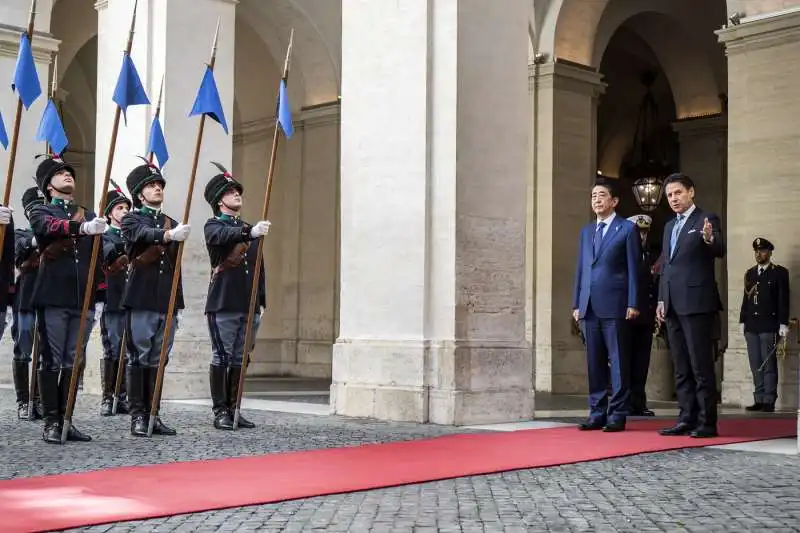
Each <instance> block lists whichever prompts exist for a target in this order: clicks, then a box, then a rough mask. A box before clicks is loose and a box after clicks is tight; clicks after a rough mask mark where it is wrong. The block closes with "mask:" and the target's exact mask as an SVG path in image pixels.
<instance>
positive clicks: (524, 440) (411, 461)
mask: <svg viewBox="0 0 800 533" xmlns="http://www.w3.org/2000/svg"><path fill="white" fill-rule="evenodd" d="M796 424H797V421H796V419H786V418H763V419H755V418H746V419H724V420H720V423H719V429H720V437H718V438H714V439H692V438H689V437H662V436H660V435H658V434H657V433H656V430H657V429H659V428H661V427H664V425H665V422H664V421H663V420H646V421H632V422H629V424H628V430H627V431H625V432H623V433H598V432H580V431H577V430H576V429H575V427H560V428H551V429H532V430H523V431H513V432H492V433H480V434H459V435H448V436H443V437H436V438H432V439H425V440H412V441H403V442H393V443H388V444H368V445H363V446H355V447H345V448H330V449H317V450H310V451H301V452H289V453H274V454H266V455H260V456H246V457H236V458H230V459H214V460H205V461H189V462H177V463H169V464H160V465H146V466H132V467H118V468H109V469H105V470H98V471H91V472H82V473H76V474H61V475H54V476H41V477H31V478H20V479H14V480H7V481H0V531H2V532H3V533H34V532H41V531H53V530H62V529H70V528H76V527H85V526H91V525H100V524H108V523H112V522H124V521H131V520H144V519H152V518H161V517H167V516H174V515H179V514H187V513H197V512H204V511H213V510H218V509H225V508H231V507H244V506H248V505H260V504H267V503H277V502H281V501H287V500H295V499H300V498H308V497H313V496H325V495H332V494H342V493H348V492H358V491H364V490H371V489H378V488H388V487H396V486H401V485H408V484H416V483H424V482H430V481H439V480H444V479H452V478H458V477H466V476H474V475H484V474H491V473H498V472H508V471H513V470H520V469H530V468H541V467H548V466H559V465H568V464H574V463H581V462H587V461H596V460H602V459H610V458H616V457H625V456H632V455H638V454H642V453H652V452H665V451H671V450H678V449H683V448H700V447H706V446H717V445H722V444H733V443H741V442H749V441H756V440H769V439H777V438H789V437H794V436H795V435H796V433H797V431H796V429H797V428H796ZM45 510H47V513H44V512H43V511H45Z"/></svg>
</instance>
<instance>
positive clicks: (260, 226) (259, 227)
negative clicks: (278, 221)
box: [250, 220, 272, 239]
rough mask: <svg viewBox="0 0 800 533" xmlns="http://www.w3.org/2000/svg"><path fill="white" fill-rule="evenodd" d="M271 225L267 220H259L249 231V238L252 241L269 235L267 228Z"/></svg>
mask: <svg viewBox="0 0 800 533" xmlns="http://www.w3.org/2000/svg"><path fill="white" fill-rule="evenodd" d="M271 224H272V223H271V222H270V221H269V220H259V221H258V222H256V225H255V226H253V228H252V229H251V230H250V236H251V237H252V238H254V239H258V238H259V237H263V236H264V235H266V234H267V233H269V227H270V225H271Z"/></svg>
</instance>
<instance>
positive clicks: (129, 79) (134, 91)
mask: <svg viewBox="0 0 800 533" xmlns="http://www.w3.org/2000/svg"><path fill="white" fill-rule="evenodd" d="M113 100H114V103H116V104H117V105H118V106H119V107H120V108H121V109H122V114H123V116H124V117H125V124H126V125H127V124H128V116H127V114H126V112H127V110H128V107H129V106H132V105H146V104H149V103H150V100H149V99H148V98H147V93H145V91H144V87H142V80H141V79H139V73H138V72H136V66H135V65H134V64H133V60H132V59H131V56H129V55H128V54H127V53H126V54H124V55H123V57H122V69H121V70H120V72H119V78H118V79H117V87H116V88H115V89H114V98H113Z"/></svg>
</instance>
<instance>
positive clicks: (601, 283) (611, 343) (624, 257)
mask: <svg viewBox="0 0 800 533" xmlns="http://www.w3.org/2000/svg"><path fill="white" fill-rule="evenodd" d="M596 228H597V224H596V223H592V224H589V225H587V226H586V227H584V228H583V230H582V231H581V238H580V247H579V251H578V262H577V267H576V269H575V285H574V292H573V305H572V308H573V309H577V310H578V311H579V320H580V322H581V329H582V330H583V334H584V337H585V339H586V350H587V362H588V374H589V408H590V415H589V417H590V420H591V421H592V422H593V423H605V422H609V423H614V422H624V421H625V419H626V417H627V415H628V402H629V396H630V393H629V390H628V372H629V368H628V365H629V355H628V352H629V343H628V338H627V334H628V331H627V329H628V324H627V323H626V319H625V317H626V313H627V309H628V308H629V307H633V308H635V307H636V305H637V302H638V290H639V287H638V268H639V261H640V256H641V253H642V251H641V241H640V238H639V231H638V229H637V228H636V226H635V225H634V224H633V223H632V222H630V221H629V220H625V219H624V218H621V217H619V216H616V217H614V219H613V220H612V221H611V223H610V225H609V226H608V229H607V230H606V232H605V235H604V237H603V238H602V241H601V242H600V244H599V247H598V249H597V251H595V244H594V243H595V233H596ZM609 361H610V363H611V384H612V391H613V395H612V397H611V400H610V401H609V399H608V365H609Z"/></svg>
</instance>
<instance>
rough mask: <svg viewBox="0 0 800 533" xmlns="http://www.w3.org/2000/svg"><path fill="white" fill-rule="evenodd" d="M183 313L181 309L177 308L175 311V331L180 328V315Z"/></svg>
mask: <svg viewBox="0 0 800 533" xmlns="http://www.w3.org/2000/svg"><path fill="white" fill-rule="evenodd" d="M182 314H183V309H178V312H177V313H175V331H178V330H179V329H180V328H181V315H182Z"/></svg>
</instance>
